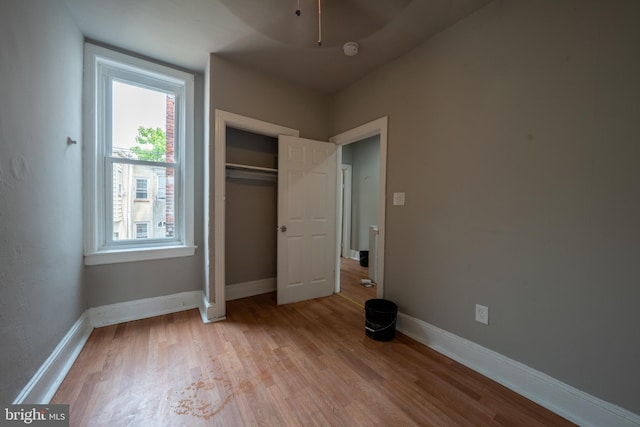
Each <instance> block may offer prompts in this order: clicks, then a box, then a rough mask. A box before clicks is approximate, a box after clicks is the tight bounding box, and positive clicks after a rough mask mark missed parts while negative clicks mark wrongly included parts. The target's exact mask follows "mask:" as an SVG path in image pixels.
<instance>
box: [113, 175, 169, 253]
mask: <svg viewBox="0 0 640 427" xmlns="http://www.w3.org/2000/svg"><path fill="white" fill-rule="evenodd" d="M174 173H175V170H174V168H172V167H159V166H147V165H137V164H127V163H114V165H113V178H114V179H113V181H114V182H113V240H114V241H121V240H132V239H143V238H144V239H146V238H149V239H163V238H171V237H173V236H174V232H175V210H174V209H175V206H174V194H175V193H174V189H175V184H174ZM142 224H145V227H147V228H146V230H147V231H146V237H140V236H141V235H142V234H143V233H142V230H141V228H140V227H142ZM138 226H140V227H138Z"/></svg>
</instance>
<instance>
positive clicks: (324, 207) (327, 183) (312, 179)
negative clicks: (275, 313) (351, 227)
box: [278, 135, 337, 304]
mask: <svg viewBox="0 0 640 427" xmlns="http://www.w3.org/2000/svg"><path fill="white" fill-rule="evenodd" d="M278 140H279V141H278V144H279V145H278V225H279V231H278V304H288V303H292V302H297V301H303V300H307V299H312V298H319V297H324V296H328V295H331V294H332V293H333V291H334V289H335V277H336V274H335V265H336V264H335V260H336V230H335V226H336V177H337V171H336V168H337V161H336V145H335V144H333V143H329V142H323V141H313V140H310V139H303V138H296V137H292V136H285V135H281V136H280V137H279V138H278Z"/></svg>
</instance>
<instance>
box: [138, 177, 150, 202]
mask: <svg viewBox="0 0 640 427" xmlns="http://www.w3.org/2000/svg"><path fill="white" fill-rule="evenodd" d="M148 198H149V180H148V179H145V178H136V200H147V199H148Z"/></svg>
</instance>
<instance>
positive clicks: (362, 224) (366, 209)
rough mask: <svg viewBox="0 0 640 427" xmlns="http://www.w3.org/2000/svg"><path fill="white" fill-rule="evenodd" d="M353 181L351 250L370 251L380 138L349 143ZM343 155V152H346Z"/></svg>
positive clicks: (377, 193) (375, 219)
mask: <svg viewBox="0 0 640 427" xmlns="http://www.w3.org/2000/svg"><path fill="white" fill-rule="evenodd" d="M348 147H350V148H351V154H352V161H351V165H352V167H353V177H352V182H351V190H352V191H351V193H352V194H351V249H353V250H356V251H368V250H369V226H370V225H378V201H379V200H380V136H379V135H375V136H372V137H370V138H367V139H363V140H362V141H358V142H354V143H352V144H349V145H348ZM343 154H344V153H343Z"/></svg>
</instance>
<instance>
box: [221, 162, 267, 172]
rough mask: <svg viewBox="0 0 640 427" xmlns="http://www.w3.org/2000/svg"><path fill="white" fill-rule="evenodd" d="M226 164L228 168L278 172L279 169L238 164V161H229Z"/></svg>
mask: <svg viewBox="0 0 640 427" xmlns="http://www.w3.org/2000/svg"><path fill="white" fill-rule="evenodd" d="M226 166H227V168H228V169H242V170H251V171H260V172H270V173H278V169H274V168H263V167H261V166H250V165H241V164H238V163H227V164H226Z"/></svg>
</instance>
